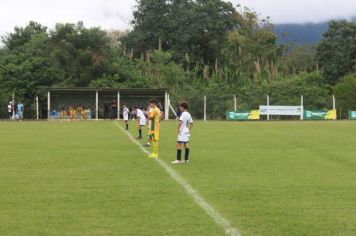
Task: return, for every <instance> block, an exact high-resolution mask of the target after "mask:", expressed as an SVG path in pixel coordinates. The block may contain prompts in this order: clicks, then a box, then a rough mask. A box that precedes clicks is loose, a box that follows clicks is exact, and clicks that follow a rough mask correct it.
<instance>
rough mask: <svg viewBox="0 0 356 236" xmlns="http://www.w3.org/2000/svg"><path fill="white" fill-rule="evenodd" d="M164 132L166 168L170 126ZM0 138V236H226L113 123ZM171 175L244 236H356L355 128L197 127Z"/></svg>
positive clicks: (22, 127) (40, 125)
mask: <svg viewBox="0 0 356 236" xmlns="http://www.w3.org/2000/svg"><path fill="white" fill-rule="evenodd" d="M131 126H132V128H133V124H132V125H131ZM161 130H162V131H161V132H162V135H161V142H160V150H161V152H160V156H161V159H163V160H164V161H166V162H167V163H168V162H170V161H172V160H174V158H175V149H174V147H175V139H176V137H175V136H176V123H175V122H162V127H161ZM131 132H132V133H133V134H136V132H135V130H131ZM0 134H1V135H0V235H36V236H37V235H224V231H223V229H221V228H220V227H219V226H217V225H216V224H215V223H214V221H213V220H212V219H211V218H210V217H209V216H208V215H206V213H205V212H204V211H203V210H202V209H201V208H200V207H199V206H198V205H196V203H195V202H194V201H193V200H192V198H191V197H190V196H189V195H188V194H187V193H186V192H185V191H184V189H183V188H182V187H181V186H180V185H179V184H178V183H176V182H175V181H174V180H172V179H171V177H170V176H169V175H168V174H167V173H166V172H165V171H164V170H163V169H162V168H161V167H160V166H159V165H158V163H156V162H155V161H152V160H150V159H148V158H146V156H145V154H143V152H142V151H141V150H140V149H139V148H138V147H137V146H136V145H135V144H134V143H132V142H131V141H130V140H129V139H128V137H127V135H126V134H125V133H123V132H122V131H121V130H120V129H118V128H117V127H116V126H115V125H114V123H113V122H72V123H70V122H21V123H16V122H15V123H12V122H11V123H8V122H3V123H0ZM173 168H174V169H176V171H177V172H178V173H180V174H181V175H182V176H183V177H184V178H185V179H186V180H187V182H189V183H190V184H191V185H192V186H193V188H195V189H196V190H197V191H198V192H199V193H200V195H201V196H202V197H203V198H204V199H205V200H206V201H207V202H209V203H210V204H211V205H212V206H213V207H214V208H215V209H216V210H218V211H219V213H220V214H221V215H223V216H224V217H225V218H227V219H228V220H229V221H230V222H231V224H232V225H233V226H234V227H236V228H238V229H239V230H240V231H241V233H242V235H356V224H355V222H356V123H354V122H270V123H267V122H254V123H247V122H246V123H235V122H208V123H203V122H198V123H197V124H196V126H195V128H194V130H193V133H192V140H191V163H190V164H189V165H185V166H174V167H173Z"/></svg>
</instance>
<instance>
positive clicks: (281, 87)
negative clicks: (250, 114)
mask: <svg viewBox="0 0 356 236" xmlns="http://www.w3.org/2000/svg"><path fill="white" fill-rule="evenodd" d="M133 16H134V18H133V21H132V26H133V29H132V30H130V31H119V30H111V31H107V30H103V29H101V28H99V27H92V28H87V27H85V26H84V24H83V23H82V22H78V23H75V24H73V23H58V24H56V26H55V27H54V28H51V29H50V28H48V27H46V26H44V25H41V24H39V23H36V22H29V23H28V24H27V25H26V26H23V27H15V28H14V30H13V32H11V33H9V34H7V35H5V36H3V37H2V42H3V46H2V47H1V48H0V94H1V95H0V100H7V99H9V98H10V97H11V94H12V93H14V92H15V93H16V95H17V96H18V97H22V98H23V99H25V100H29V101H30V100H31V99H33V98H34V97H35V96H37V95H38V96H40V97H41V98H43V99H44V100H43V103H44V102H45V96H44V94H45V92H46V89H47V88H48V87H110V88H168V89H169V90H170V94H171V96H172V100H173V101H178V100H181V99H184V100H188V101H190V102H191V103H192V107H193V109H196V111H194V112H193V114H196V116H197V117H199V116H200V115H201V111H200V110H198V108H199V109H200V108H201V104H202V96H203V95H206V96H207V97H208V99H210V100H209V102H210V104H212V106H211V107H210V108H209V109H211V112H210V114H212V115H214V118H222V116H223V114H224V113H225V109H231V104H229V103H230V102H229V101H231V98H232V96H233V95H236V96H237V99H238V108H239V109H255V108H257V107H258V105H261V104H264V103H265V96H266V95H267V94H269V95H270V96H271V99H272V101H271V102H272V103H273V104H283V105H292V104H298V103H299V97H300V95H304V97H305V100H306V106H307V108H308V109H327V108H330V107H331V99H330V97H331V95H332V94H335V95H336V97H337V100H338V107H340V108H342V110H343V112H342V115H343V116H345V115H346V112H347V109H356V94H355V91H356V24H355V23H352V22H348V21H331V22H330V23H329V29H328V31H327V32H326V33H325V34H324V35H323V38H322V41H321V42H320V43H319V44H317V45H300V46H298V45H279V44H277V43H276V41H277V36H276V35H275V34H274V33H273V27H274V26H273V24H272V23H271V21H270V19H269V18H266V19H261V18H260V17H259V15H258V13H256V12H254V11H251V10H250V9H248V8H242V7H240V6H236V7H235V6H233V5H232V4H231V3H228V2H225V1H222V0H196V1H192V0H170V1H167V0H138V1H137V6H136V8H135V10H134V12H133Z"/></svg>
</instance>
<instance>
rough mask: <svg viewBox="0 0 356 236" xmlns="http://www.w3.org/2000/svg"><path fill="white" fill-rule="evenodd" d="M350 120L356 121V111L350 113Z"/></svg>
mask: <svg viewBox="0 0 356 236" xmlns="http://www.w3.org/2000/svg"><path fill="white" fill-rule="evenodd" d="M349 120H356V111H349Z"/></svg>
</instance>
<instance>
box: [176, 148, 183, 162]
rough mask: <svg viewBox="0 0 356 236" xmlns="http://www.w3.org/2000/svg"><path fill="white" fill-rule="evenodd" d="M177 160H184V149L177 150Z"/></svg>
mask: <svg viewBox="0 0 356 236" xmlns="http://www.w3.org/2000/svg"><path fill="white" fill-rule="evenodd" d="M177 160H178V161H180V160H182V149H177Z"/></svg>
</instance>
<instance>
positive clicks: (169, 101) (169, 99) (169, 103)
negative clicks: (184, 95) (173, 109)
mask: <svg viewBox="0 0 356 236" xmlns="http://www.w3.org/2000/svg"><path fill="white" fill-rule="evenodd" d="M167 96H168V97H167V105H168V106H167V119H168V120H169V107H170V106H171V96H169V93H168V94H167Z"/></svg>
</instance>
